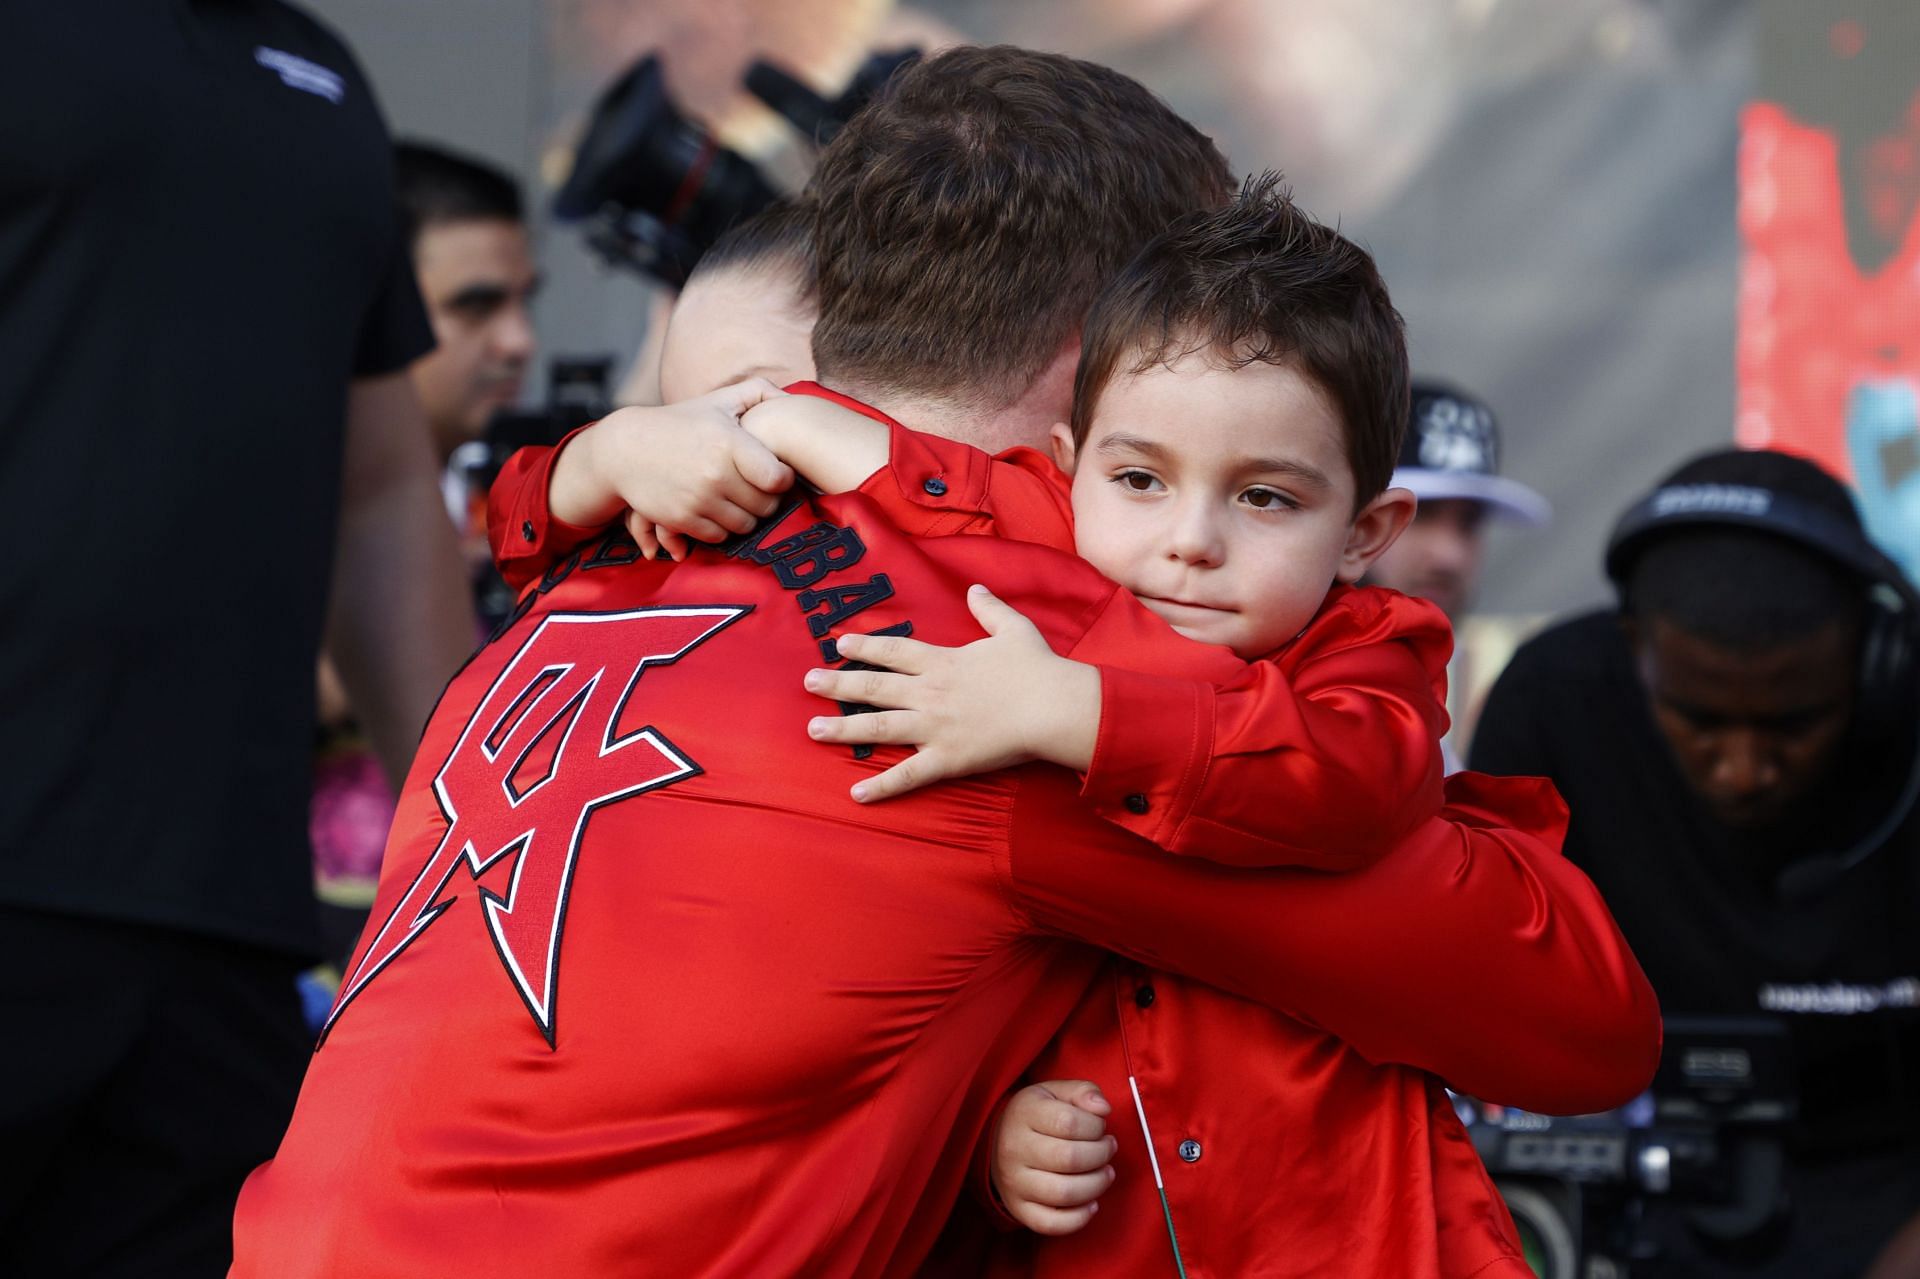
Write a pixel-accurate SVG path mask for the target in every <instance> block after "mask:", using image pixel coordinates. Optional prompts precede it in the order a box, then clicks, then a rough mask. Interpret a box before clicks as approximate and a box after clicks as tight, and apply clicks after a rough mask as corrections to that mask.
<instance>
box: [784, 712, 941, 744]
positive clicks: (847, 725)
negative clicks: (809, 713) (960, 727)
mask: <svg viewBox="0 0 1920 1279" xmlns="http://www.w3.org/2000/svg"><path fill="white" fill-rule="evenodd" d="M917 721H918V712H916V711H868V712H866V713H865V714H862V715H816V716H814V717H813V718H812V719H810V720H808V721H807V736H808V737H811V738H812V739H813V740H814V741H816V742H836V743H839V744H842V745H854V746H896V745H912V744H914V743H916V742H918V741H919V740H920V739H919V736H918V734H917V733H915V731H914V727H915V724H916V723H917Z"/></svg>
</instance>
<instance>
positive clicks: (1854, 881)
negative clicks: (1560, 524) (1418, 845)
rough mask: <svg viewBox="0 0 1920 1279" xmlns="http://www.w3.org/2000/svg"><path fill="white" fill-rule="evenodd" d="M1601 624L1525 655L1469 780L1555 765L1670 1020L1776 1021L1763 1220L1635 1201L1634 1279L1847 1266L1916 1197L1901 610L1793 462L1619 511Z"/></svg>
mask: <svg viewBox="0 0 1920 1279" xmlns="http://www.w3.org/2000/svg"><path fill="white" fill-rule="evenodd" d="M1607 567H1608V570H1609V573H1610V575H1611V576H1612V577H1613V579H1614V581H1615V583H1616V584H1617V585H1618V587H1619V589H1620V592H1621V606H1620V608H1619V610H1618V611H1614V610H1608V611H1604V612H1596V613H1592V614H1589V615H1587V616H1584V617H1579V618H1576V619H1574V620H1572V621H1569V622H1565V623H1562V624H1560V625H1558V626H1556V627H1554V628H1553V629H1551V630H1549V631H1547V632H1546V633H1544V634H1542V635H1540V636H1539V637H1537V638H1536V639H1534V640H1533V641H1531V642H1530V643H1528V644H1526V645H1523V646H1522V647H1521V649H1520V650H1519V652H1518V653H1516V655H1515V656H1514V659H1513V662H1512V664H1511V665H1510V666H1509V667H1508V668H1507V670H1506V672H1505V673H1504V674H1503V675H1502V676H1501V678H1500V680H1499V681H1498V682H1497V683H1496V684H1495V686H1494V688H1493V691H1492V693H1491V694H1490V696H1489V697H1488V700H1487V705H1486V710H1485V712H1484V714H1483V716H1482V718H1481V721H1480V726H1479V730H1478V732H1477V734H1476V736H1475V738H1474V742H1473V748H1472V757H1471V762H1472V766H1473V767H1474V768H1476V769H1480V770H1482V771H1486V772H1491V773H1502V774H1539V775H1544V776H1546V777H1549V778H1551V779H1552V780H1553V781H1554V783H1555V785H1557V786H1558V787H1559V789H1560V791H1561V793H1562V795H1564V796H1565V798H1566V801H1567V804H1568V807H1569V808H1570V809H1571V811H1572V825H1571V827H1570V829H1569V832H1568V837H1567V845H1566V851H1567V855H1568V857H1570V858H1571V859H1573V860H1574V861H1575V862H1577V863H1578V864H1579V865H1580V866H1581V868H1582V869H1584V870H1585V871H1586V872H1587V873H1588V874H1589V875H1591V876H1592V877H1593V879H1594V882H1595V883H1596V885H1597V886H1598V887H1599V889H1600V891H1601V893H1602V894H1603V895H1604V896H1605V898H1606V900H1607V904H1608V905H1609V906H1610V907H1611V908H1612V910H1613V912H1614V915H1615V917H1616V918H1617V919H1618V920H1619V923H1620V927H1621V929H1622V931H1623V932H1624V933H1625V934H1626V937H1627V940H1628V941H1629V942H1630V943H1631V944H1632V946H1633V949H1634V952H1635V953H1636V954H1637V955H1638V956H1639V958H1640V960H1641V963H1642V964H1643V965H1644V966H1645V968H1646V971H1647V975H1648V977H1649V978H1650V979H1651V980H1652V982H1653V985H1654V989H1655V990H1656V991H1657V992H1658V993H1659V995H1660V998H1661V1003H1662V1007H1663V1009H1664V1011H1665V1012H1666V1014H1667V1016H1668V1017H1669V1018H1670V1019H1671V1018H1674V1017H1676V1016H1688V1015H1706V1016H1729V1015H1742V1016H1748V1017H1754V1016H1763V1017H1768V1018H1776V1019H1779V1020H1780V1021H1781V1022H1784V1023H1785V1025H1786V1027H1787V1031H1788V1034H1789V1042H1790V1045H1791V1049H1792V1053H1793V1061H1794V1064H1793V1068H1792V1069H1793V1079H1794V1083H1795V1085H1796V1087H1797V1091H1798V1098H1797V1100H1798V1106H1799V1114H1798V1118H1797V1120H1796V1121H1794V1123H1793V1124H1792V1126H1791V1127H1790V1129H1789V1130H1788V1132H1787V1134H1786V1136H1785V1139H1784V1140H1785V1142H1786V1149H1787V1157H1788V1163H1787V1171H1786V1175H1785V1196H1784V1203H1783V1204H1782V1209H1783V1212H1782V1215H1781V1216H1779V1217H1778V1218H1776V1219H1775V1220H1774V1221H1773V1222H1772V1223H1770V1225H1769V1226H1768V1228H1766V1229H1763V1230H1756V1231H1754V1232H1753V1233H1752V1234H1751V1235H1749V1236H1746V1237H1729V1235H1728V1232H1727V1231H1725V1230H1721V1229H1718V1228H1717V1227H1714V1226H1712V1225H1711V1224H1710V1223H1708V1222H1707V1221H1706V1220H1705V1219H1703V1218H1701V1217H1700V1216H1698V1215H1697V1214H1696V1215H1694V1216H1692V1217H1689V1215H1688V1213H1687V1212H1685V1211H1684V1210H1682V1209H1680V1208H1679V1207H1677V1206H1676V1205H1674V1204H1662V1203H1659V1202H1656V1203H1655V1205H1654V1208H1653V1210H1652V1211H1651V1213H1650V1215H1649V1221H1648V1226H1647V1237H1648V1242H1649V1243H1650V1244H1651V1245H1652V1246H1653V1247H1655V1248H1657V1249H1658V1250H1659V1252H1660V1254H1661V1255H1660V1256H1659V1257H1658V1258H1655V1259H1652V1260H1649V1261H1647V1262H1645V1263H1644V1264H1636V1265H1635V1267H1634V1270H1633V1273H1634V1275H1635V1276H1636V1279H1640V1277H1641V1276H1643V1275H1652V1276H1661V1275H1723V1274H1724V1275H1765V1276H1781V1277H1783V1279H1784V1277H1785V1276H1793V1279H1819V1277H1820V1276H1828V1275H1831V1276H1836V1277H1837V1276H1857V1275H1859V1274H1860V1273H1861V1271H1862V1270H1863V1269H1864V1268H1865V1267H1866V1265H1867V1264H1868V1262H1869V1261H1870V1260H1871V1259H1872V1257H1873V1256H1874V1254H1875V1252H1876V1251H1877V1250H1878V1249H1879V1248H1880V1247H1881V1246H1882V1245H1884V1244H1885V1242H1886V1241H1887V1240H1888V1239H1889V1238H1890V1237H1891V1236H1892V1235H1893V1233H1894V1232H1895V1231H1896V1230H1897V1229H1898V1228H1899V1226H1900V1225H1901V1223H1902V1222H1904V1221H1905V1220H1906V1219H1907V1218H1908V1217H1909V1216H1911V1215H1912V1214H1913V1213H1914V1212H1915V1210H1916V1209H1920V928H1916V927H1915V923H1916V907H1920V814H1916V811H1915V808H1916V805H1915V799H1916V794H1920V759H1917V758H1916V752H1917V746H1920V715H1916V688H1915V669H1914V667H1915V662H1914V657H1913V653H1914V646H1915V629H1914V622H1915V617H1914V614H1915V611H1916V609H1915V597H1914V594H1913V591H1912V588H1911V587H1910V586H1908V585H1907V583H1906V582H1905V580H1904V579H1903V578H1902V577H1901V576H1900V573H1899V570H1898V569H1897V568H1896V567H1895V566H1894V565H1893V563H1892V562H1891V561H1890V560H1888V559H1887V558H1886V557H1885V556H1884V555H1882V554H1881V553H1880V552H1879V551H1878V550H1877V549H1875V548H1874V547H1873V546H1872V544H1871V543H1870V542H1869V541H1868V540H1867V537H1866V535H1865V533H1864V531H1863V530H1862V527H1861V523H1860V519H1859V516H1858V514H1857V513H1856V511H1855V509H1854V506H1853V503H1852V500H1851V498H1850V497H1849V496H1848V494H1847V492H1846V490H1845V488H1843V487H1842V486H1841V485H1840V483H1839V482H1838V481H1836V480H1834V479H1833V478H1832V477H1830V476H1828V475H1826V474H1825V473H1824V472H1822V471H1820V470H1819V469H1818V468H1817V467H1815V466H1813V465H1812V464H1811V463H1808V462H1805V461H1802V460H1800V459H1797V458H1793V457H1789V456H1787V455H1785V454H1780V453H1771V452H1765V451H1753V452H1740V451H1726V452H1717V453H1712V454H1708V455H1706V456H1704V457H1701V458H1698V459H1696V460H1694V461H1692V462H1690V463H1688V464H1687V465H1685V466H1683V467H1681V468H1680V469H1679V470H1677V471H1676V472H1674V474H1673V475H1671V476H1670V477H1668V479H1667V480H1666V481H1665V482H1664V483H1663V484H1662V485H1661V487H1660V488H1659V489H1658V490H1657V491H1656V492H1655V493H1654V494H1653V495H1652V496H1651V497H1649V498H1648V499H1647V500H1646V501H1644V502H1642V503H1640V504H1638V505H1637V506H1635V507H1634V508H1633V509H1632V510H1630V511H1629V512H1628V513H1627V515H1626V516H1625V517H1624V518H1623V520H1622V522H1621V524H1620V526H1619V528H1618V530H1617V531H1616V533H1615V537H1614V541H1613V544H1612V546H1611V547H1610V550H1609V553H1608V560H1607Z"/></svg>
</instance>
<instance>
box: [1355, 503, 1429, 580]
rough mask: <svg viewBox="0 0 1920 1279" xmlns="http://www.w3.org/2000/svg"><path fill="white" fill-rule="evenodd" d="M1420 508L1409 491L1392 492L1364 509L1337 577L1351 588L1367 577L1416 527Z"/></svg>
mask: <svg viewBox="0 0 1920 1279" xmlns="http://www.w3.org/2000/svg"><path fill="white" fill-rule="evenodd" d="M1418 505H1419V501H1418V499H1416V498H1415V497H1414V495H1413V493H1412V491H1411V490H1409V489H1388V490H1387V491H1386V492H1384V493H1382V494H1381V495H1380V496H1379V497H1376V498H1374V499H1373V500H1372V501H1371V502H1368V503H1367V504H1366V505H1365V506H1363V507H1361V508H1360V513H1359V514H1358V515H1356V516H1354V517H1353V526H1352V527H1351V528H1349V529H1348V530H1347V545H1346V549H1345V550H1343V551H1341V553H1340V571H1339V572H1338V573H1336V574H1334V576H1335V577H1337V578H1339V580H1341V581H1342V582H1345V583H1347V584H1348V585H1349V586H1351V585H1352V584H1353V583H1355V582H1357V581H1359V580H1360V579H1361V578H1362V577H1364V576H1366V572H1367V570H1368V569H1370V568H1372V567H1373V562H1374V561H1375V560H1377V559H1379V558H1380V557H1381V556H1382V555H1384V554H1386V551H1387V548H1388V547H1389V546H1392V545H1393V544H1394V543H1395V542H1396V541H1398V540H1399V538H1400V535H1401V534H1402V533H1404V532H1406V531H1407V525H1409V524H1411V523H1413V512H1414V508H1415V507H1417V506H1418Z"/></svg>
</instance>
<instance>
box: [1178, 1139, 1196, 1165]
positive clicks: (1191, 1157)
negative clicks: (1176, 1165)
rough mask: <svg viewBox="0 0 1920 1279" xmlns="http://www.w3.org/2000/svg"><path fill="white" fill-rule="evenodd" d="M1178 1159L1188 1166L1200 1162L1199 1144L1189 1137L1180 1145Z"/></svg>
mask: <svg viewBox="0 0 1920 1279" xmlns="http://www.w3.org/2000/svg"><path fill="white" fill-rule="evenodd" d="M1180 1157H1181V1158H1182V1159H1184V1160H1186V1161H1187V1162H1188V1163H1190V1164H1197V1163H1199V1162H1200V1143H1199V1142H1197V1141H1195V1140H1194V1139H1193V1138H1191V1137H1189V1138H1187V1139H1186V1140H1185V1141H1183V1142H1181V1143H1180Z"/></svg>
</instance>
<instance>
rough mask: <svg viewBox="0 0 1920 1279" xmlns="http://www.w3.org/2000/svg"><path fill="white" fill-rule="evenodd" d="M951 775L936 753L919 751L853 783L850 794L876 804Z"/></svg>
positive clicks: (861, 800)
mask: <svg viewBox="0 0 1920 1279" xmlns="http://www.w3.org/2000/svg"><path fill="white" fill-rule="evenodd" d="M955 775H956V774H955V772H954V770H953V769H951V768H948V767H947V766H946V765H944V764H942V763H941V762H940V758H939V756H937V755H934V754H931V753H929V752H927V751H919V752H916V753H915V754H912V755H909V756H907V757H906V758H905V759H903V760H901V761H900V762H899V763H898V764H895V765H894V766H893V767H892V768H889V769H888V770H887V771H886V772H884V773H880V774H878V775H876V776H873V777H869V778H867V780H866V781H864V782H856V783H854V786H853V791H852V794H853V797H854V799H855V800H857V801H858V802H860V803H862V804H877V803H879V802H880V801H881V800H883V799H897V798H899V797H900V796H902V795H905V794H907V793H909V792H911V791H917V790H919V789H920V788H921V787H922V786H931V785H932V784H933V783H935V782H937V781H940V780H942V779H943V778H948V777H953V776H955Z"/></svg>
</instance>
